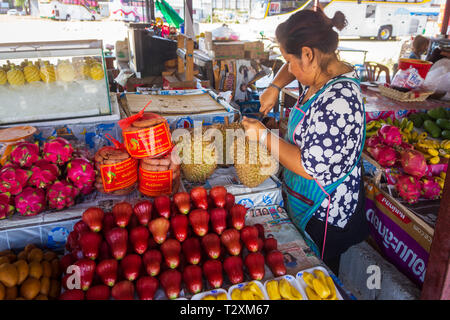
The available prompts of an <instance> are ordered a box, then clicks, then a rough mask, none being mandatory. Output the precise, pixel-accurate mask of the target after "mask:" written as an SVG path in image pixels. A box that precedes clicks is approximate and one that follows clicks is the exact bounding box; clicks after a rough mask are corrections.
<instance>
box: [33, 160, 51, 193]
mask: <svg viewBox="0 0 450 320" xmlns="http://www.w3.org/2000/svg"><path fill="white" fill-rule="evenodd" d="M31 172H32V174H31V177H30V180H28V184H29V185H30V186H33V187H36V188H46V187H47V186H48V185H50V184H51V183H53V182H54V181H55V180H56V179H57V178H58V176H59V168H58V166H57V165H56V164H54V163H51V162H48V161H47V160H38V161H37V162H36V163H35V164H34V165H33V166H32V167H31Z"/></svg>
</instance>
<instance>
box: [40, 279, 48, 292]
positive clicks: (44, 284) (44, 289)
mask: <svg viewBox="0 0 450 320" xmlns="http://www.w3.org/2000/svg"><path fill="white" fill-rule="evenodd" d="M40 292H41V294H43V295H44V296H46V295H48V293H49V292H50V278H47V277H42V278H41V291H40Z"/></svg>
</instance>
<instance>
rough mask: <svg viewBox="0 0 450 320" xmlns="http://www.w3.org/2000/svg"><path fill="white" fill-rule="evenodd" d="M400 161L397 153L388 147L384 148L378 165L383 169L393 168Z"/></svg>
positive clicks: (379, 156)
mask: <svg viewBox="0 0 450 320" xmlns="http://www.w3.org/2000/svg"><path fill="white" fill-rule="evenodd" d="M397 159H398V155H397V151H395V150H394V149H392V148H391V147H388V146H382V147H381V152H380V154H379V155H378V160H377V161H378V163H379V164H380V165H381V166H383V167H392V166H393V165H394V164H395V162H396V161H397Z"/></svg>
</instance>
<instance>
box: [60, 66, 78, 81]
mask: <svg viewBox="0 0 450 320" xmlns="http://www.w3.org/2000/svg"><path fill="white" fill-rule="evenodd" d="M56 77H57V79H58V80H61V81H65V82H71V81H73V80H74V79H75V70H74V68H73V65H72V64H71V63H70V62H68V61H60V62H59V63H58V66H57V67H56Z"/></svg>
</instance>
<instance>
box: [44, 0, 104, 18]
mask: <svg viewBox="0 0 450 320" xmlns="http://www.w3.org/2000/svg"><path fill="white" fill-rule="evenodd" d="M39 11H40V16H41V17H47V18H52V19H55V20H66V21H70V20H72V19H73V20H92V21H94V20H99V19H100V15H99V14H98V13H96V12H94V11H92V10H90V9H89V8H87V7H86V6H84V5H82V4H66V3H62V2H59V1H56V0H53V1H50V2H41V1H40V2H39Z"/></svg>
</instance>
